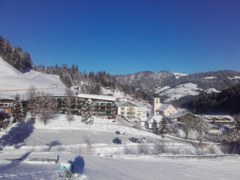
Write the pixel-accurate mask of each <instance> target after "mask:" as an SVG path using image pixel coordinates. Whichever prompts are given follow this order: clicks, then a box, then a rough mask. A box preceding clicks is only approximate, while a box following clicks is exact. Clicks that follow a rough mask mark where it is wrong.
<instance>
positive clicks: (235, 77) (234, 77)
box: [228, 76, 240, 80]
mask: <svg viewBox="0 0 240 180" xmlns="http://www.w3.org/2000/svg"><path fill="white" fill-rule="evenodd" d="M228 79H230V80H233V79H240V76H233V77H229V76H228Z"/></svg>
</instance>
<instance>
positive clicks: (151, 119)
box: [146, 115, 163, 123]
mask: <svg viewBox="0 0 240 180" xmlns="http://www.w3.org/2000/svg"><path fill="white" fill-rule="evenodd" d="M162 117H163V116H161V115H158V116H151V117H149V118H147V120H146V122H148V123H154V122H155V123H159V122H160V121H162Z"/></svg>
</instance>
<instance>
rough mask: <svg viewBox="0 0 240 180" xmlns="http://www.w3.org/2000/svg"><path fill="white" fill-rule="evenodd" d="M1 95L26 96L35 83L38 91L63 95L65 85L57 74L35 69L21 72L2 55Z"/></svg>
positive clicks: (0, 59)
mask: <svg viewBox="0 0 240 180" xmlns="http://www.w3.org/2000/svg"><path fill="white" fill-rule="evenodd" d="M0 77H1V81H0V97H1V98H12V97H13V96H14V95H16V93H17V94H19V95H20V96H21V98H23V99H24V98H26V92H27V90H28V89H29V87H30V86H32V85H34V86H35V88H36V89H37V91H39V92H40V91H45V92H49V93H52V94H54V95H63V94H64V92H65V85H64V84H63V83H62V82H61V80H60V79H59V76H57V75H51V74H44V73H41V72H36V71H34V70H27V71H25V72H24V73H21V72H19V71H18V70H16V69H15V68H14V67H12V66H11V65H9V64H8V63H7V62H5V61H4V60H3V59H2V58H1V57H0Z"/></svg>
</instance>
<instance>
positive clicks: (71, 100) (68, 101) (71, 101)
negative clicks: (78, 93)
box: [64, 88, 76, 123]
mask: <svg viewBox="0 0 240 180" xmlns="http://www.w3.org/2000/svg"><path fill="white" fill-rule="evenodd" d="M64 105H65V108H66V114H67V119H68V121H69V122H70V123H71V121H72V120H73V109H74V107H75V105H76V98H75V97H74V95H73V92H72V90H71V89H69V88H66V89H65V100H64Z"/></svg>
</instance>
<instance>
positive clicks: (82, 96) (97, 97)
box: [77, 94, 116, 101]
mask: <svg viewBox="0 0 240 180" xmlns="http://www.w3.org/2000/svg"><path fill="white" fill-rule="evenodd" d="M77 96H78V97H80V98H87V99H99V100H106V101H116V97H114V96H103V95H96V94H78V95H77Z"/></svg>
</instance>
